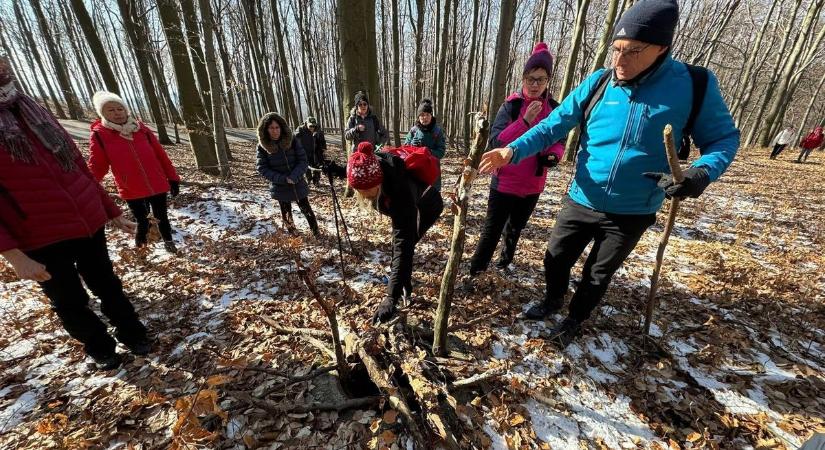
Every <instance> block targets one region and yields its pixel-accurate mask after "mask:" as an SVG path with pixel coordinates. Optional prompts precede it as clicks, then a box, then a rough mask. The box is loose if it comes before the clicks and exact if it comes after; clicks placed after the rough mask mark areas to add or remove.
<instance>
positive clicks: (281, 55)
mask: <svg viewBox="0 0 825 450" xmlns="http://www.w3.org/2000/svg"><path fill="white" fill-rule="evenodd" d="M271 4H272V26H273V27H274V32H275V39H274V40H275V47H276V50H277V52H278V61H279V65H280V66H281V77H282V81H283V84H282V89H281V97H282V98H283V100H284V106H285V108H284V114H285V115H286V120H287V123H289V124H296V123H298V122H299V119H298V112H297V110H296V105H295V97H294V96H293V95H292V77H291V76H290V64H289V61H287V58H286V52H285V51H284V44H283V39H281V36H283V34H282V30H281V13H280V12H279V11H278V2H277V1H276V0H272V1H271Z"/></svg>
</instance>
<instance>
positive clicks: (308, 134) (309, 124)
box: [295, 116, 327, 186]
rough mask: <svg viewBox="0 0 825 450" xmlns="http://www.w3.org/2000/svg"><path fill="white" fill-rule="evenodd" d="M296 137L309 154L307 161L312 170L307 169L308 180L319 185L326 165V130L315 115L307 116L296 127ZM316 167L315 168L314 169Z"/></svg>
mask: <svg viewBox="0 0 825 450" xmlns="http://www.w3.org/2000/svg"><path fill="white" fill-rule="evenodd" d="M295 137H296V138H297V139H298V142H300V143H301V147H303V148H304V152H306V154H307V162H308V163H309V167H310V170H307V173H306V175H307V182H312V183H313V184H314V185H316V186H318V181H320V180H321V169H322V168H323V166H324V160H325V155H324V152H326V150H327V140H326V138H324V130H322V129H321V126H320V125H319V124H318V120H316V119H315V118H314V117H312V116H310V117H307V120H306V122H304V123H303V124H302V125H301V126H300V127H298V128H296V129H295ZM312 169H315V170H312Z"/></svg>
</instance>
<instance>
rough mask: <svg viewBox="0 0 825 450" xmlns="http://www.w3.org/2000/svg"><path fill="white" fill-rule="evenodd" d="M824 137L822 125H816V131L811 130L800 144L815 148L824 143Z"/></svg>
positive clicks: (806, 147) (810, 148)
mask: <svg viewBox="0 0 825 450" xmlns="http://www.w3.org/2000/svg"><path fill="white" fill-rule="evenodd" d="M822 139H823V134H822V127H816V128H814V131H811V133H810V134H808V135H807V136H805V139H802V142H800V143H799V146H800V147H802V148H805V149H808V150H813V149H815V148H817V147H819V146H820V145H822Z"/></svg>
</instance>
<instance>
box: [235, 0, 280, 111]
mask: <svg viewBox="0 0 825 450" xmlns="http://www.w3.org/2000/svg"><path fill="white" fill-rule="evenodd" d="M241 3H243V5H244V12H245V13H246V28H247V31H248V32H249V44H250V48H251V50H252V61H251V63H252V65H253V66H254V70H255V74H256V75H257V77H258V83H259V89H260V91H261V94H262V95H263V98H264V102H265V106H266V108H267V109H268V110H269V111H275V110H277V109H278V106H277V105H276V104H275V97H274V96H273V94H272V82H271V80H270V79H269V76H268V75H267V73H268V71H265V70H263V69H262V68H261V66H264V67H266V65H267V62H266V60H265V59H262V58H261V51H260V49H259V47H258V45H259V43H260V38H259V35H258V25H257V22H256V15H257V9H258V8H257V3H258V0H247V1H243V2H241ZM265 75H266V76H265Z"/></svg>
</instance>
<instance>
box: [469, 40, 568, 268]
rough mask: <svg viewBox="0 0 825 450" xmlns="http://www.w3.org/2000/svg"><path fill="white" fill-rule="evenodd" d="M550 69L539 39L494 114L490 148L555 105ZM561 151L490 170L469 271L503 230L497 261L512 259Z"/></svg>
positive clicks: (482, 262) (484, 261)
mask: <svg viewBox="0 0 825 450" xmlns="http://www.w3.org/2000/svg"><path fill="white" fill-rule="evenodd" d="M552 73H553V56H552V55H551V54H550V51H549V50H547V44H545V43H544V42H540V43H538V44H536V47H535V48H534V49H533V54H532V55H530V58H529V59H528V60H527V63H526V64H525V65H524V71H523V72H522V81H521V86H522V87H521V91H520V92H515V93H513V94H512V95H510V96H509V97H507V99H506V100H505V101H504V103H503V104H502V105H501V108H499V110H498V114H496V118H495V121H494V122H493V126H492V128H491V130H490V143H489V146H490V148H498V147H503V146H505V145H507V144H509V143H510V142H512V141H514V140H516V138H518V137H519V136H521V135H522V134H524V133H525V132H526V131H527V130H529V129H530V128H531V127H532V126H533V125H535V124H537V123H539V122H540V121H541V120H542V119H544V118H545V117H547V116H548V115H549V114H550V111H552V110H553V108H555V107H556V106H558V103H557V102H556V101H555V100H553V99H552V98H551V97H550V93H549V91H548V89H547V86H548V83H549V82H550V76H551V74H552ZM563 153H564V146H563V145H562V144H560V143H556V144H554V145H552V146H550V147H548V148H546V149H544V150H543V151H542V152H541V153H539V154H538V155H536V156H534V157H531V158H527V159H525V160H524V161H522V162H521V163H519V164H517V165H507V166H504V167H502V168H501V169H499V170H498V171H497V172H496V173H495V174H494V175H493V178H492V182H491V183H490V196H489V199H488V201H487V217H486V218H485V220H484V228H483V230H482V232H481V240H480V241H479V243H478V246H477V247H476V251H475V253H474V254H473V257H472V259H471V260H470V275H471V276H474V275H476V274H478V273H479V272H483V271H484V270H486V269H487V266H488V265H489V264H490V259H491V258H492V257H493V253H494V252H495V250H496V246H497V245H498V241H499V238H500V237H501V236H502V231H503V232H504V246H503V248H502V249H501V255H500V256H499V260H498V263H497V264H496V266H497V267H499V268H506V267H507V266H509V265H510V263H511V262H512V261H513V257H514V256H515V254H516V244H517V243H518V240H519V237H520V236H521V231H522V230H523V229H524V227H525V226H526V225H527V221H528V220H529V219H530V216H531V215H532V214H533V210H534V209H535V207H536V203H537V202H538V200H539V195H540V194H541V192H542V191H543V190H544V184H545V182H546V180H547V168H548V167H553V166H555V165H556V164H557V163H558V161H559V160H560V159H561V157H562V154H563Z"/></svg>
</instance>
